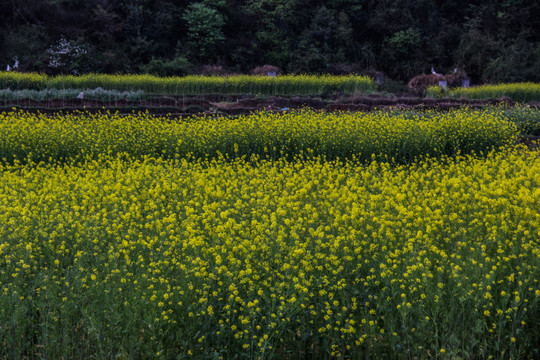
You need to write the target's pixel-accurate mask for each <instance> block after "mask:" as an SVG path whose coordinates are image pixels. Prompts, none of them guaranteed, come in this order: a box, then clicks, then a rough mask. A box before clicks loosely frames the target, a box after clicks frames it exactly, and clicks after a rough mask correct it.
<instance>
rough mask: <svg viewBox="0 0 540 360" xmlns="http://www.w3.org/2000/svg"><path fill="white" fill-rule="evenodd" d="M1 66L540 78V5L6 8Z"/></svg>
mask: <svg viewBox="0 0 540 360" xmlns="http://www.w3.org/2000/svg"><path fill="white" fill-rule="evenodd" d="M0 9H2V11H1V12H0V65H1V66H2V68H3V69H6V66H7V64H10V65H11V66H13V64H14V61H15V60H14V58H15V57H17V58H18V60H19V61H20V66H19V69H20V70H21V71H39V72H45V73H49V74H58V73H64V74H68V73H69V74H78V73H86V72H94V73H103V72H104V73H118V72H122V73H141V72H150V73H153V74H159V75H184V74H188V73H199V72H200V71H202V70H203V66H204V65H219V66H222V67H223V69H224V71H229V72H242V73H248V72H250V71H251V70H253V69H254V68H255V67H256V66H259V65H263V64H271V65H275V66H278V67H280V68H281V69H283V70H284V71H285V72H287V73H306V72H309V73H311V72H319V73H327V72H333V73H347V72H369V71H371V72H374V71H382V72H384V73H385V74H386V75H388V76H389V77H391V78H394V79H400V80H408V79H410V78H411V77H412V76H413V75H416V74H419V73H423V72H424V73H425V72H429V69H430V68H431V67H435V69H436V70H437V71H438V72H442V73H444V72H446V71H452V70H453V69H454V68H455V67H460V68H462V69H464V70H465V71H466V72H467V73H468V74H469V75H470V76H471V77H472V80H473V83H478V82H482V81H490V82H496V81H505V82H508V81H513V82H516V81H539V80H540V47H539V44H540V32H538V29H539V28H540V17H538V16H537V15H535V14H539V13H540V3H539V2H538V1H534V0H497V1H490V2H485V1H478V0H476V1H469V2H466V3H464V2H461V1H435V0H423V1H405V0H391V1H384V2H381V1H374V0H331V1H324V2H321V1H317V2H309V1H306V0H279V1H278V0H257V1H255V0H200V1H172V0H156V1H149V0H120V1H108V0H91V1H87V0H85V1H83V0H70V1H65V0H57V1H45V0H37V1H36V0H19V1H10V0H0Z"/></svg>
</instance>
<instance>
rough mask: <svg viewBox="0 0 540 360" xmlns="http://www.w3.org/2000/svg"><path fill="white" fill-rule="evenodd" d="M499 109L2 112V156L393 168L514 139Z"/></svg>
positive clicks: (7, 159) (8, 159) (6, 159)
mask: <svg viewBox="0 0 540 360" xmlns="http://www.w3.org/2000/svg"><path fill="white" fill-rule="evenodd" d="M507 119H508V115H507V114H506V113H504V110H493V109H491V110H482V111H480V110H457V111H451V112H447V113H437V112H433V111H431V112H423V113H412V112H392V111H379V112H367V113H365V112H356V113H322V112H314V111H307V110H306V111H299V112H290V113H283V114H276V113H266V112H260V113H256V114H252V115H246V116H240V117H237V118H227V117H221V116H217V117H209V116H207V117H194V118H191V119H189V120H188V121H180V122H178V121H170V120H167V119H165V118H158V117H154V116H152V115H149V114H147V113H142V114H134V115H131V116H118V115H114V114H108V113H101V114H88V113H79V114H71V115H55V116H51V117H50V116H47V115H44V114H31V113H26V112H21V111H19V112H9V113H0V159H3V161H4V162H7V163H13V162H14V161H15V160H16V159H18V160H19V161H26V159H28V158H31V159H33V160H34V161H36V162H39V161H50V160H68V159H75V160H76V159H78V160H81V159H83V158H86V157H88V156H90V157H95V156H97V155H98V154H109V153H110V154H118V153H128V154H130V155H131V156H133V157H141V156H144V155H148V156H161V157H164V158H178V157H191V158H205V157H216V156H219V155H226V156H229V157H232V158H236V157H243V156H246V157H250V156H251V155H258V156H261V157H269V158H272V159H277V158H280V157H288V158H289V159H291V158H294V157H296V156H299V155H301V156H323V157H325V158H327V159H329V160H330V159H337V158H340V159H346V158H348V159H356V160H358V161H361V162H362V161H370V160H372V159H377V160H385V161H391V162H395V163H406V162H410V161H412V160H414V159H416V158H419V157H432V156H441V155H451V156H453V155H456V154H458V153H461V154H467V153H471V152H477V153H479V152H487V151H489V150H491V149H492V148H494V147H501V146H504V145H507V144H510V143H512V142H514V141H515V137H516V135H517V131H516V125H515V124H514V123H512V122H511V121H508V120H507Z"/></svg>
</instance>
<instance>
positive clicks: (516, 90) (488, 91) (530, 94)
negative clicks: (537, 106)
mask: <svg viewBox="0 0 540 360" xmlns="http://www.w3.org/2000/svg"><path fill="white" fill-rule="evenodd" d="M426 95H427V96H430V97H434V98H443V97H450V98H456V99H461V98H464V99H501V98H509V99H511V100H513V101H517V102H525V103H526V102H529V101H540V84H539V83H532V82H526V83H509V84H497V85H482V86H474V87H470V88H452V89H450V90H446V89H444V88H441V87H439V86H432V87H429V88H428V89H427V92H426Z"/></svg>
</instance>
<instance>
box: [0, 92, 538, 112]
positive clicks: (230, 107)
mask: <svg viewBox="0 0 540 360" xmlns="http://www.w3.org/2000/svg"><path fill="white" fill-rule="evenodd" d="M501 103H504V104H506V105H509V106H513V105H515V104H514V103H513V102H512V100H510V99H501V100H466V99H459V100H457V99H456V100H453V99H423V98H419V97H390V96H381V95H353V96H345V95H326V96H274V97H257V96H247V95H243V96H220V95H208V96H198V97H183V96H161V97H152V98H147V99H144V100H140V101H125V100H117V101H114V100H113V101H99V100H91V99H83V100H79V99H54V100H45V101H34V100H18V101H13V102H3V103H2V102H0V110H10V109H12V108H13V107H15V108H18V109H25V110H28V111H40V112H56V111H64V112H71V111H90V112H99V111H103V110H104V109H105V110H109V111H111V112H116V111H118V112H120V113H131V112H133V111H135V112H138V111H148V112H150V113H153V114H170V115H173V116H189V115H193V114H224V115H241V114H249V113H252V112H256V111H261V110H266V111H275V112H281V111H288V110H293V109H301V108H311V109H315V110H323V111H370V110H376V109H384V108H401V109H424V110H425V109H436V110H448V109H453V108H459V107H470V108H481V107H485V106H489V105H497V104H501ZM538 105H539V104H538V103H536V104H531V106H535V107H538Z"/></svg>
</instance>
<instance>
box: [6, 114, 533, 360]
mask: <svg viewBox="0 0 540 360" xmlns="http://www.w3.org/2000/svg"><path fill="white" fill-rule="evenodd" d="M254 118H255V117H254ZM293 120H294V119H293ZM319 124H320V126H323V123H322V122H321V123H319ZM163 126H165V125H163ZM295 126H296V125H295ZM398 126H399V125H398ZM55 131H56V130H55ZM73 136H78V135H77V134H76V133H75V134H74V135H73ZM118 136H122V134H118ZM240 144H241V143H240ZM539 189H540V157H538V154H537V153H534V152H529V151H528V150H526V149H523V148H517V149H506V150H504V151H501V152H497V153H495V152H493V153H490V154H489V155H488V156H487V158H475V157H472V156H469V157H462V156H458V157H457V159H456V160H455V161H453V160H450V159H443V160H426V161H420V162H415V163H413V164H412V165H407V166H393V165H389V164H388V163H381V162H377V161H373V162H371V163H369V164H367V165H361V164H358V163H355V162H352V161H324V160H322V159H321V158H317V157H315V158H312V159H311V160H305V161H288V160H286V159H284V158H281V159H279V160H275V161H271V160H265V159H258V158H257V157H256V156H252V157H251V158H250V160H249V161H246V160H244V159H241V158H238V159H235V160H229V161H224V160H220V159H213V160H192V161H188V160H185V159H176V160H174V159H172V160H170V159H169V160H167V159H163V158H160V157H146V158H143V159H132V158H130V157H129V156H128V155H123V156H121V157H114V156H107V155H103V156H101V157H100V158H99V159H97V160H89V161H87V162H85V163H83V164H79V165H74V164H71V165H70V164H60V163H52V164H44V163H42V164H35V163H34V164H29V165H2V166H0V324H2V325H1V326H0V344H2V346H0V357H15V358H18V357H21V356H23V355H24V356H28V357H30V356H36V357H37V356H39V354H41V356H46V357H50V358H73V357H80V356H83V357H87V356H88V357H90V356H95V357H105V358H108V357H111V358H113V357H114V358H128V357H135V358H148V357H152V358H153V357H156V356H157V357H161V358H175V357H177V356H178V355H179V354H180V355H181V356H182V355H185V356H186V357H187V356H193V357H194V358H200V359H208V358H224V359H229V358H268V357H272V356H273V357H276V358H286V357H288V356H289V354H291V353H294V354H304V355H306V356H308V355H310V356H314V357H316V358H324V357H332V358H351V357H354V356H358V355H359V354H362V353H366V352H367V355H366V356H367V357H370V358H386V357H387V355H388V354H397V355H398V356H399V357H403V358H409V357H411V358H412V357H418V358H426V357H429V356H443V355H444V356H448V357H449V358H458V357H459V358H464V357H470V358H487V357H488V356H489V355H497V354H501V353H503V352H504V353H505V354H508V356H509V357H511V358H515V359H518V358H526V357H524V356H523V355H525V356H526V355H528V354H529V355H530V354H532V351H533V350H534V349H535V346H537V343H536V342H535V341H534V340H535V338H536V340H537V337H536V334H538V331H539V330H540V329H539V323H538V314H539V313H540V284H539V279H540V242H539V240H538V239H539V238H540V215H539V214H540V200H539V199H540V190H539ZM81 354H83V355H81ZM156 354H157V355H156ZM437 354H438V355H437ZM363 356H364V355H362V357H363Z"/></svg>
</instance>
